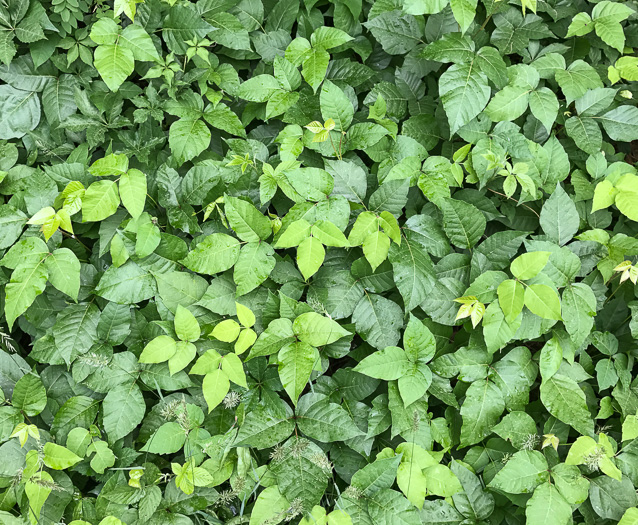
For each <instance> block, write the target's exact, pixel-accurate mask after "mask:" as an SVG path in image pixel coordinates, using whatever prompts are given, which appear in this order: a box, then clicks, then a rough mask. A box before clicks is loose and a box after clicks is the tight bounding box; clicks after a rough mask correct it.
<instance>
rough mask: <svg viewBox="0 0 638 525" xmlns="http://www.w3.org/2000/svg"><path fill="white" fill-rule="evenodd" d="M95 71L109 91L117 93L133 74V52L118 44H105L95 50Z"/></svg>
mask: <svg viewBox="0 0 638 525" xmlns="http://www.w3.org/2000/svg"><path fill="white" fill-rule="evenodd" d="M93 64H94V65H95V69H97V71H98V73H99V74H100V76H101V77H102V80H104V83H105V84H106V85H107V86H108V87H109V89H110V90H111V91H117V90H118V89H119V87H120V86H121V85H122V83H123V82H124V81H125V80H126V79H127V78H128V76H129V75H130V74H131V73H133V68H134V67H135V55H134V54H133V51H131V50H130V49H128V48H127V47H124V46H123V45H118V44H105V45H100V46H98V47H97V48H95V58H94V60H93Z"/></svg>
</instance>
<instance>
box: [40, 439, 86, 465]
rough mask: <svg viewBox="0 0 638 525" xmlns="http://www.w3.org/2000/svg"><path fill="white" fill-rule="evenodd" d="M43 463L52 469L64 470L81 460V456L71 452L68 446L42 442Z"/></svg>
mask: <svg viewBox="0 0 638 525" xmlns="http://www.w3.org/2000/svg"><path fill="white" fill-rule="evenodd" d="M43 452H44V458H43V461H44V464H45V465H46V466H47V467H49V468H52V469H54V470H64V469H67V468H69V467H72V466H73V465H75V464H76V463H78V462H79V461H81V460H82V458H81V457H79V456H77V455H76V454H74V453H73V452H71V451H70V450H69V449H68V448H65V447H63V446H61V445H56V444H55V443H51V442H49V443H45V444H44V450H43Z"/></svg>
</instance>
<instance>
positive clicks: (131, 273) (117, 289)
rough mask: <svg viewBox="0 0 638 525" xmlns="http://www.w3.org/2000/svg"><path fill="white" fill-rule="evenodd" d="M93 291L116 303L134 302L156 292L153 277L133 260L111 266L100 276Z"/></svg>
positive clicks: (151, 295) (149, 296)
mask: <svg viewBox="0 0 638 525" xmlns="http://www.w3.org/2000/svg"><path fill="white" fill-rule="evenodd" d="M95 293H96V294H97V295H99V296H100V297H103V298H104V299H107V300H109V301H113V302H115V303H118V304H134V303H137V302H140V301H144V300H146V299H150V298H151V297H153V296H154V295H155V294H156V293H157V289H156V283H155V279H153V276H152V275H151V274H150V273H149V272H147V271H145V270H143V269H142V268H141V267H140V266H138V265H137V264H135V263H134V262H133V261H128V262H127V263H126V264H124V265H123V266H120V267H119V268H116V267H115V266H111V267H110V268H109V269H108V270H106V272H104V275H102V277H101V278H100V282H99V283H98V285H97V287H96V288H95Z"/></svg>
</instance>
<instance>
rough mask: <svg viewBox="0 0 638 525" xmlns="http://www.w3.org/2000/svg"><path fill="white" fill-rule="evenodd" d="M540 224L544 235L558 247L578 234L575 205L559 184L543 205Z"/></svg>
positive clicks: (577, 218)
mask: <svg viewBox="0 0 638 525" xmlns="http://www.w3.org/2000/svg"><path fill="white" fill-rule="evenodd" d="M540 223H541V228H543V231H544V232H545V235H547V236H548V237H549V238H550V240H552V241H553V242H555V243H557V244H558V245H560V246H563V245H564V244H565V243H567V242H568V241H570V240H571V239H572V238H573V237H574V235H576V232H578V228H579V226H580V218H579V216H578V211H577V210H576V205H575V204H574V201H573V200H572V199H571V198H570V197H569V195H567V193H566V192H565V190H563V188H562V187H561V186H560V184H559V185H557V186H556V189H555V190H554V193H552V195H551V196H550V198H549V199H547V200H546V201H545V204H543V208H542V209H541V215H540Z"/></svg>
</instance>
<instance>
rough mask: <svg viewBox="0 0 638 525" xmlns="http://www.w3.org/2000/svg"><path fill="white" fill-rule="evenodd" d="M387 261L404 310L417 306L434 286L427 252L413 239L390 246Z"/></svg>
mask: <svg viewBox="0 0 638 525" xmlns="http://www.w3.org/2000/svg"><path fill="white" fill-rule="evenodd" d="M388 260H389V261H390V262H391V263H392V270H393V277H394V282H395V284H396V286H397V288H398V289H399V292H400V293H401V296H402V297H403V302H404V305H405V309H406V310H407V311H412V310H414V308H416V307H417V306H419V305H420V304H421V303H422V302H423V301H424V300H425V298H426V297H427V295H428V293H429V292H430V291H431V290H432V287H433V285H434V273H435V272H434V266H433V264H432V260H431V259H430V256H429V255H428V252H427V250H426V249H425V248H424V247H423V245H422V244H420V243H418V242H415V240H413V237H412V236H410V237H409V238H406V239H403V241H402V242H401V244H400V245H397V244H395V243H393V244H391V245H390V250H389V252H388Z"/></svg>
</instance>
